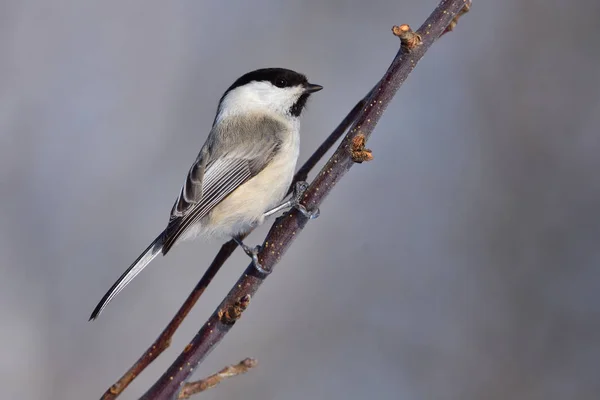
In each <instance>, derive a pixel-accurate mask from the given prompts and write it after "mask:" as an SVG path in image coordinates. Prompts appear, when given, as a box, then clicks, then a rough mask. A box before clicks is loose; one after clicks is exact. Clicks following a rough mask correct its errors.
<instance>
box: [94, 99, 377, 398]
mask: <svg viewBox="0 0 600 400" xmlns="http://www.w3.org/2000/svg"><path fill="white" fill-rule="evenodd" d="M371 92H372V91H371ZM371 92H369V94H370V93H371ZM366 101H367V96H365V98H363V99H362V100H361V101H359V102H358V103H357V104H356V105H355V106H354V108H353V109H352V110H351V111H350V112H349V113H348V115H346V117H345V118H344V119H343V121H342V122H340V124H339V125H338V126H337V128H335V130H334V131H333V132H331V134H330V135H329V136H328V137H327V138H326V139H325V140H324V141H323V143H321V145H320V146H319V148H317V150H316V151H315V152H314V153H313V155H312V156H310V158H309V159H308V160H307V161H306V162H305V163H304V165H302V167H301V168H300V169H299V170H298V172H297V173H296V175H295V176H294V180H293V182H292V185H291V186H290V189H289V191H288V194H289V193H291V191H292V188H293V187H294V185H295V183H296V182H298V181H304V180H306V178H307V177H308V174H309V173H310V171H311V170H312V169H313V168H314V167H315V166H316V165H317V164H318V163H319V161H321V159H322V158H323V156H324V155H325V154H326V153H327V152H328V151H329V150H330V149H331V148H332V147H333V145H334V144H335V143H336V142H337V141H338V140H339V138H340V137H342V135H343V134H344V132H346V131H347V130H348V127H349V126H350V125H351V124H352V122H354V120H355V119H356V116H357V115H358V113H359V112H360V110H361V109H362V108H363V107H364V105H365V104H366ZM236 248H237V243H236V242H235V241H233V240H230V241H229V242H227V243H225V244H224V245H223V246H222V247H221V249H220V250H219V252H218V253H217V255H216V256H215V258H214V260H213V261H212V263H211V264H210V266H209V267H208V269H207V270H206V272H205V273H204V275H203V276H202V278H201V279H200V281H199V282H198V284H197V285H196V287H194V289H193V290H192V292H191V293H190V295H189V296H188V298H187V299H186V300H185V302H184V303H183V304H182V305H181V307H180V308H179V310H178V311H177V314H175V316H174V317H173V319H172V320H171V322H169V324H168V325H167V327H166V328H165V329H164V330H163V331H162V332H161V334H160V336H159V337H158V338H157V339H156V340H155V341H154V343H152V345H151V346H150V347H149V348H148V349H147V350H146V351H145V352H144V354H142V356H141V357H140V358H139V359H138V360H137V361H136V362H135V364H133V365H132V366H131V368H129V370H128V371H127V372H125V374H124V375H123V376H122V377H121V379H119V380H118V381H117V382H116V383H115V384H113V385H112V386H111V387H110V388H109V389H108V390H107V391H106V392H105V393H104V394H103V395H102V398H101V400H113V399H116V398H117V397H118V396H119V395H120V394H121V393H122V392H123V391H124V390H125V388H126V387H127V386H129V384H130V383H131V382H132V381H133V380H134V379H135V378H136V377H137V376H138V375H139V374H140V373H141V372H142V371H143V370H144V369H146V367H147V366H148V365H150V363H152V361H154V360H155V359H156V358H157V357H158V356H159V355H160V354H161V353H162V352H163V351H165V350H166V349H167V348H168V347H169V345H170V344H171V338H172V337H173V335H174V334H175V331H177V329H178V328H179V326H180V325H181V323H182V322H183V320H184V318H185V317H186V316H187V315H188V313H189V312H190V310H191V309H192V308H193V307H194V305H195V304H196V302H197V301H198V299H199V298H200V296H201V295H202V293H204V291H205V290H206V288H207V287H208V285H209V284H210V283H211V281H212V280H213V278H214V277H215V275H216V274H217V272H219V270H220V269H221V267H222V266H223V264H225V261H227V259H228V258H229V257H230V256H231V254H233V252H234V250H235V249H236Z"/></svg>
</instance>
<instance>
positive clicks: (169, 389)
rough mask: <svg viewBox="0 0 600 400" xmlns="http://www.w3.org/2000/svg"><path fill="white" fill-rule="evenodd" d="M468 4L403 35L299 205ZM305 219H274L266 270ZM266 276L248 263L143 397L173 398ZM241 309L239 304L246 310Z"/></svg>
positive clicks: (365, 135)
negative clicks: (410, 34) (232, 314)
mask: <svg viewBox="0 0 600 400" xmlns="http://www.w3.org/2000/svg"><path fill="white" fill-rule="evenodd" d="M470 4H471V1H470V0H443V1H442V2H441V3H440V4H439V5H438V7H437V8H436V9H435V10H434V12H433V13H432V14H431V15H430V16H429V18H428V19H427V20H426V21H425V22H424V23H423V25H422V26H421V27H420V28H419V30H418V31H417V32H416V33H415V34H416V35H417V36H418V38H419V39H418V40H416V39H415V42H414V43H412V44H411V41H407V40H406V39H405V40H402V37H401V48H400V50H399V51H398V53H397V55H396V57H395V58H394V60H393V61H392V64H391V65H390V67H389V68H388V70H387V71H386V73H385V75H384V76H383V78H382V79H381V81H380V82H379V84H378V85H377V86H376V87H375V88H374V90H373V91H372V95H371V96H369V99H368V101H367V102H366V105H365V106H364V108H363V109H362V111H361V113H360V114H359V116H358V118H357V119H356V121H355V122H354V124H353V126H352V128H351V129H350V131H349V132H348V134H347V135H346V136H345V138H344V139H343V140H342V143H341V144H340V146H339V147H338V149H337V150H336V151H335V153H334V154H333V155H332V157H331V158H330V159H329V161H328V162H327V163H326V165H325V166H324V167H323V168H322V170H321V172H320V173H319V174H318V175H317V177H316V178H315V180H314V181H313V183H312V184H311V185H310V187H309V188H308V190H307V191H306V193H305V194H304V198H303V204H304V206H305V207H306V208H307V209H309V210H311V209H314V208H316V207H318V206H319V205H320V204H321V203H322V202H323V200H324V199H325V197H326V196H327V195H328V194H329V193H330V191H331V190H332V189H333V187H334V186H335V185H336V184H337V183H338V182H339V180H340V179H341V178H342V177H343V176H344V175H345V174H346V172H348V170H350V168H351V167H352V166H353V165H354V164H355V161H354V160H353V154H354V152H353V151H352V150H353V149H354V148H355V147H356V139H355V137H357V136H358V135H361V138H360V142H361V143H362V144H363V146H364V143H365V142H366V141H367V140H368V139H369V137H370V135H371V133H372V132H373V130H374V128H375V126H376V125H377V123H378V122H379V119H380V118H381V115H382V114H383V112H384V111H385V110H386V108H387V106H388V105H389V103H390V101H391V99H392V98H393V96H394V95H395V94H396V92H397V91H398V89H399V88H400V86H401V85H402V83H403V82H404V81H405V80H406V78H407V77H408V75H409V74H410V72H411V71H412V70H413V69H414V67H415V65H416V64H417V62H418V61H419V60H420V59H421V58H422V57H423V55H424V54H425V52H426V51H427V50H428V49H429V47H430V46H431V45H432V44H433V42H434V41H435V40H436V39H438V38H439V37H440V36H441V35H442V34H443V33H444V32H445V31H446V29H447V28H448V27H449V26H450V24H451V23H452V21H454V19H455V17H456V16H457V15H458V14H459V12H461V10H462V9H463V8H464V7H465V6H467V7H468V6H470ZM413 39H414V37H413ZM306 223H307V219H306V217H304V216H303V215H302V214H301V213H299V212H297V210H295V209H294V210H291V211H290V212H288V213H286V214H284V215H283V216H282V217H280V218H278V219H277V220H276V221H275V223H274V224H273V226H272V227H271V230H270V231H269V233H268V235H267V237H266V239H265V242H264V244H263V248H262V250H261V252H260V253H259V255H258V257H259V261H260V263H261V264H262V266H263V268H265V269H266V270H268V271H272V270H273V268H274V267H275V265H276V264H277V263H278V262H279V260H280V259H281V257H282V256H283V255H284V254H285V252H286V250H287V249H288V247H289V246H290V245H291V243H292V242H293V241H294V239H295V238H296V236H298V234H299V233H300V232H301V231H302V229H303V228H304V226H305V225H306ZM265 278H266V276H265V275H263V274H260V273H259V272H258V271H257V270H256V268H254V266H253V265H252V264H250V265H249V266H248V268H246V271H245V272H244V274H243V275H242V276H241V277H240V279H239V280H238V281H237V283H236V284H235V286H234V287H233V288H232V289H231V291H230V292H229V294H228V295H227V296H226V297H225V299H224V300H223V302H222V303H221V304H220V306H219V307H218V308H217V310H216V311H215V312H214V313H213V314H212V315H211V316H210V318H209V319H208V321H207V322H206V323H205V324H204V326H202V328H201V329H200V331H199V332H198V333H197V334H196V336H195V337H194V338H193V339H192V341H191V342H190V343H189V344H188V345H187V346H186V348H185V349H184V351H183V353H181V354H180V355H179V357H178V358H177V359H176V360H175V361H174V362H173V364H172V365H171V366H170V367H169V368H168V370H167V371H166V372H165V373H164V374H163V375H162V376H161V378H160V379H159V380H158V381H157V382H156V383H155V384H154V385H153V386H152V387H151V388H150V389H149V390H148V391H147V392H146V393H145V394H144V396H143V397H142V399H170V398H173V397H175V396H176V395H177V394H178V393H179V391H180V389H181V386H182V385H183V384H184V382H185V381H186V380H187V379H188V378H189V377H190V375H191V374H192V372H193V370H194V368H195V367H196V366H197V365H198V364H199V363H200V362H201V361H202V360H203V359H204V358H205V357H206V356H207V355H208V354H209V353H210V351H212V350H213V349H214V348H215V347H216V345H217V344H219V343H220V341H221V340H222V339H223V337H224V336H225V335H226V334H227V332H228V331H229V330H230V329H231V327H232V326H233V324H234V323H235V320H236V319H238V318H239V317H240V316H241V311H243V310H241V311H239V313H237V314H236V317H235V318H230V317H227V318H226V317H225V316H226V315H230V314H229V310H232V309H235V308H236V306H237V307H238V309H239V304H241V303H244V304H245V307H247V305H248V303H249V301H250V299H251V298H252V296H254V294H255V293H256V291H257V290H258V288H259V287H260V285H261V284H262V282H263V281H264V279H265ZM245 307H243V308H244V309H245Z"/></svg>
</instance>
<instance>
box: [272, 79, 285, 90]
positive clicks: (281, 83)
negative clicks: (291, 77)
mask: <svg viewBox="0 0 600 400" xmlns="http://www.w3.org/2000/svg"><path fill="white" fill-rule="evenodd" d="M275 86H277V87H280V88H283V87H286V86H287V81H286V80H285V79H283V78H278V79H277V80H276V81H275Z"/></svg>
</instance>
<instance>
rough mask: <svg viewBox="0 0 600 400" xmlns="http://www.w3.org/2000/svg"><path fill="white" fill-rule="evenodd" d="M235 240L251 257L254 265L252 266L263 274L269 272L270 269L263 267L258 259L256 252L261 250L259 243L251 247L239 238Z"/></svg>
mask: <svg viewBox="0 0 600 400" xmlns="http://www.w3.org/2000/svg"><path fill="white" fill-rule="evenodd" d="M236 242H238V244H239V245H240V247H241V248H242V250H244V253H246V254H247V255H248V256H249V257H250V258H251V259H252V265H254V268H256V270H257V271H258V272H260V273H261V274H265V275H268V274H270V273H271V271H269V270H267V269H265V268H264V267H263V266H262V264H261V263H260V261H258V253H259V252H260V251H261V250H262V246H260V245H259V246H254V247H253V248H251V247H250V246H246V245H245V244H244V243H243V242H242V241H241V240H238V239H236Z"/></svg>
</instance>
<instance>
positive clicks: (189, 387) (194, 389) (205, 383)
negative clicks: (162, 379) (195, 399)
mask: <svg viewBox="0 0 600 400" xmlns="http://www.w3.org/2000/svg"><path fill="white" fill-rule="evenodd" d="M257 365H258V361H256V359H254V358H246V359H244V360H242V361H240V362H239V363H238V364H235V365H228V366H227V367H225V368H223V369H222V370H220V371H219V372H217V373H216V374H213V375H211V376H208V377H206V378H204V379H201V380H199V381H196V382H190V383H186V384H185V385H183V388H181V391H180V392H179V395H178V396H177V398H178V399H188V398H189V397H190V396H192V395H194V394H196V393H200V392H204V391H205V390H208V389H210V388H213V387H215V386H217V385H218V384H219V383H221V381H223V380H224V379H227V378H231V377H233V376H237V375H241V374H245V373H246V372H248V370H249V369H250V368H254V367H256V366H257Z"/></svg>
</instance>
